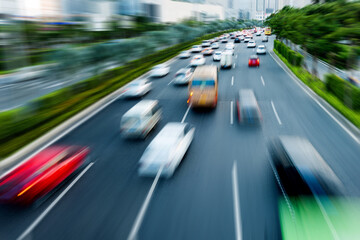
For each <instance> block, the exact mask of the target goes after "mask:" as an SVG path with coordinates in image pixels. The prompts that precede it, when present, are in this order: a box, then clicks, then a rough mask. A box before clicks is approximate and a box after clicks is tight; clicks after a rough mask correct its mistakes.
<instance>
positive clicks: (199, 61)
mask: <svg viewBox="0 0 360 240" xmlns="http://www.w3.org/2000/svg"><path fill="white" fill-rule="evenodd" d="M205 61H206V60H205V58H204V56H203V55H200V54H197V55H195V56H194V57H193V59H192V60H191V62H190V66H192V67H197V66H200V65H205Z"/></svg>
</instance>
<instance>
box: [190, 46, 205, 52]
mask: <svg viewBox="0 0 360 240" xmlns="http://www.w3.org/2000/svg"><path fill="white" fill-rule="evenodd" d="M201 51H202V48H201V46H200V45H194V46H193V47H192V48H191V52H193V53H199V52H201Z"/></svg>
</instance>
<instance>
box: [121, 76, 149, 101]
mask: <svg viewBox="0 0 360 240" xmlns="http://www.w3.org/2000/svg"><path fill="white" fill-rule="evenodd" d="M151 85H152V84H151V82H150V81H149V80H148V79H139V80H136V81H132V82H130V83H128V84H127V85H125V86H124V88H123V90H122V91H121V93H120V97H122V98H132V97H142V96H144V95H145V94H147V93H148V92H150V90H151V89H152V86H151Z"/></svg>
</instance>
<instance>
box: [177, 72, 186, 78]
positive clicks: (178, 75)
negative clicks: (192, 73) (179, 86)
mask: <svg viewBox="0 0 360 240" xmlns="http://www.w3.org/2000/svg"><path fill="white" fill-rule="evenodd" d="M175 77H176V78H183V77H185V73H177V74H176V75H175Z"/></svg>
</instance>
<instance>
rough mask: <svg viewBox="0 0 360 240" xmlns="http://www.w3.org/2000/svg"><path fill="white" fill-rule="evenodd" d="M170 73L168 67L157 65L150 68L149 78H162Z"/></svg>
mask: <svg viewBox="0 0 360 240" xmlns="http://www.w3.org/2000/svg"><path fill="white" fill-rule="evenodd" d="M169 72H170V67H169V66H168V65H166V64H159V65H157V66H155V67H153V68H152V70H151V71H150V77H164V76H166V75H167V74H168V73H169Z"/></svg>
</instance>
